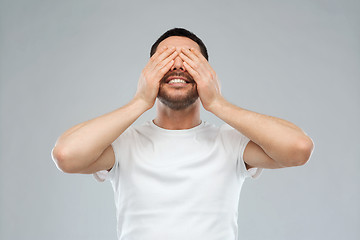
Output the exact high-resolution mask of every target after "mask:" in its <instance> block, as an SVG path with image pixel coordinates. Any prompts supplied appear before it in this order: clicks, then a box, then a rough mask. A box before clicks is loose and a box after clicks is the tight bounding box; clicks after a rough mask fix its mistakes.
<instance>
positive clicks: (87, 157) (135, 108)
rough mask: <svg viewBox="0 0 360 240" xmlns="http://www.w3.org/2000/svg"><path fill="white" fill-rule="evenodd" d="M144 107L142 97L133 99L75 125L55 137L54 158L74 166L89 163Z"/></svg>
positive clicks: (144, 109) (142, 111) (145, 108)
mask: <svg viewBox="0 0 360 240" xmlns="http://www.w3.org/2000/svg"><path fill="white" fill-rule="evenodd" d="M147 109H148V107H147V106H146V105H145V104H144V103H143V102H142V101H141V100H135V99H134V100H132V101H131V102H129V103H128V104H127V105H125V106H123V107H121V108H119V109H116V110H114V111H112V112H110V113H107V114H104V115H102V116H99V117H97V118H94V119H91V120H89V121H86V122H83V123H80V124H78V125H75V126H74V127H72V128H70V129H69V130H67V131H66V132H64V133H63V134H62V135H61V136H60V137H59V139H58V140H57V142H56V145H55V148H54V151H53V154H54V156H55V158H56V159H57V161H58V162H59V161H63V162H65V161H66V162H72V163H73V164H74V165H75V164H76V168H81V167H82V166H83V167H86V166H89V165H90V164H92V163H93V162H95V161H96V160H97V159H98V157H99V156H100V155H101V154H102V153H103V151H104V150H105V149H106V148H107V147H108V146H109V145H110V144H111V143H112V142H113V141H114V140H115V139H116V138H117V137H118V136H120V135H121V134H122V133H123V132H124V131H125V130H126V129H127V128H128V127H129V126H130V125H131V124H132V123H133V122H134V121H135V120H136V119H137V118H138V117H139V116H140V115H141V114H143V113H144V112H145V111H146V110H147ZM75 161H76V163H75Z"/></svg>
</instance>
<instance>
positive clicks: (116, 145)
mask: <svg viewBox="0 0 360 240" xmlns="http://www.w3.org/2000/svg"><path fill="white" fill-rule="evenodd" d="M120 142H121V139H120V136H119V137H118V138H117V139H115V141H114V142H113V143H111V146H112V149H113V151H114V155H115V163H114V166H113V167H112V168H111V170H110V171H107V170H101V171H98V172H96V173H93V176H94V178H95V179H96V180H97V181H98V182H104V181H106V180H110V181H111V180H112V179H114V178H115V176H116V175H118V174H119V159H120V153H119V149H121V147H120V145H121V143H120Z"/></svg>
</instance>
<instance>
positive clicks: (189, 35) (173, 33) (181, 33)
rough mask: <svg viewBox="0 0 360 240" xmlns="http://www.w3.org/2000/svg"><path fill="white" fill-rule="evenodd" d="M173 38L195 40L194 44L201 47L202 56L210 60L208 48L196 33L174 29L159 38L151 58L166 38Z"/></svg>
mask: <svg viewBox="0 0 360 240" xmlns="http://www.w3.org/2000/svg"><path fill="white" fill-rule="evenodd" d="M171 36H180V37H187V38H190V39H191V40H193V41H194V42H196V43H197V44H198V45H199V47H200V51H201V53H202V55H203V56H204V57H205V58H206V60H209V56H208V52H207V49H206V46H205V44H204V43H203V41H201V39H200V38H198V37H197V36H196V35H195V34H194V33H192V32H190V31H188V30H186V29H184V28H173V29H170V30H168V31H166V32H165V33H164V34H163V35H161V36H160V37H159V39H158V40H156V42H155V43H154V44H153V45H152V46H151V50H150V57H151V56H152V55H154V53H155V52H156V49H157V47H158V46H159V44H160V42H162V41H163V40H165V39H166V38H168V37H171Z"/></svg>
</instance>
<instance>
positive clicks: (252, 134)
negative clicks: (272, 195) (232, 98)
mask: <svg viewBox="0 0 360 240" xmlns="http://www.w3.org/2000/svg"><path fill="white" fill-rule="evenodd" d="M210 111H211V112H212V113H213V114H215V115H216V116H217V117H219V118H220V119H222V120H223V121H225V122H226V123H228V124H229V125H230V126H232V127H234V128H235V129H237V130H238V131H240V132H241V133H242V134H244V135H245V136H247V137H248V138H249V139H250V140H252V141H253V142H255V143H256V144H257V145H259V146H260V147H261V148H262V149H263V150H264V152H265V153H266V154H267V155H268V156H269V157H271V158H272V159H273V160H275V161H278V162H279V163H286V162H287V161H289V160H291V161H294V162H301V161H304V160H305V159H307V158H308V157H309V156H307V155H308V154H309V151H307V149H309V148H312V147H309V146H310V145H312V140H311V139H310V138H309V137H308V136H307V135H306V134H305V133H304V132H303V131H302V130H301V129H300V128H299V127H297V126H296V125H295V124H293V123H291V122H288V121H286V120H283V119H280V118H276V117H272V116H267V115H264V114H259V113H256V112H252V111H249V110H246V109H243V108H240V107H237V106H235V105H233V104H231V103H229V102H227V101H226V100H225V99H224V98H222V97H221V98H220V100H218V101H217V102H216V104H214V105H213V106H212V107H211V110H210Z"/></svg>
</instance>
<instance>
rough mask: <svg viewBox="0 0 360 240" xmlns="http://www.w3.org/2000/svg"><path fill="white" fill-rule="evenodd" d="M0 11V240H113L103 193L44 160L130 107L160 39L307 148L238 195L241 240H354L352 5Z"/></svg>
mask: <svg viewBox="0 0 360 240" xmlns="http://www.w3.org/2000/svg"><path fill="white" fill-rule="evenodd" d="M0 4H1V5H0V16H1V19H0V20H1V26H0V27H1V29H0V31H1V32H0V34H1V35H0V36H1V38H0V41H1V42H0V67H1V69H0V70H1V71H0V74H1V75H0V77H1V142H0V143H1V162H0V164H1V165H0V194H1V199H0V239H4V240H5V239H6V240H7V239H38V240H40V239H54V240H56V239H67V240H70V239H74V240H75V239H76V240H79V239H116V218H115V206H114V202H113V192H112V188H111V185H110V183H104V184H101V183H97V182H96V181H95V180H94V179H93V178H92V176H91V175H77V174H73V175H71V174H64V173H62V172H60V171H59V170H58V169H57V168H56V167H55V165H54V163H53V161H52V160H51V157H50V151H51V149H52V147H53V146H54V144H55V141H56V139H57V137H58V136H60V134H61V133H63V132H64V131H65V130H66V129H68V128H70V127H72V126H73V125H75V124H77V123H80V122H83V121H86V120H88V119H91V118H94V117H96V116H99V115H102V114H104V113H107V112H109V111H112V110H114V109H116V108H118V107H120V106H122V105H124V104H125V103H127V102H128V101H129V100H130V99H131V98H132V96H133V95H134V93H135V90H136V85H137V80H138V77H139V75H140V71H141V70H142V68H143V67H144V66H145V64H146V62H147V61H148V54H149V50H150V46H151V44H152V43H153V42H154V41H155V40H156V39H157V38H158V37H159V36H160V35H161V34H162V33H163V32H165V31H166V30H168V29H169V28H172V27H185V28H188V29H189V30H191V31H193V32H195V33H196V34H197V35H198V36H199V37H200V38H202V39H203V40H204V42H205V43H206V44H207V47H208V49H209V54H210V63H211V65H212V66H213V68H214V69H215V71H216V72H217V73H218V76H219V78H220V80H221V83H222V92H223V95H224V96H225V97H226V98H227V99H228V100H229V101H231V102H233V103H235V104H237V105H238V106H240V107H244V108H247V109H250V110H253V111H256V112H260V113H264V114H268V115H273V116H278V117H280V118H284V119H287V120H289V121H291V122H294V123H295V124H297V125H298V126H300V127H301V128H303V129H304V131H305V132H307V133H308V134H309V135H310V136H311V137H312V138H313V140H314V142H315V151H314V153H313V155H312V157H311V160H310V161H309V162H308V163H307V164H306V165H304V166H301V167H296V168H285V169H277V170H265V171H264V172H263V174H262V176H261V177H260V178H259V179H258V180H247V181H246V182H245V184H244V187H243V189H242V195H241V199H240V206H239V209H240V215H239V229H240V230H239V231H240V236H241V239H248V240H255V239H259V240H260V239H261V240H263V239H274V240H275V239H276V240H289V239H292V240H298V239H306V240H313V239H314V240H315V239H316V240H318V239H327V240H330V239H348V240H355V239H360V230H359V228H358V227H359V225H360V207H359V202H360V192H359V190H360V174H359V173H358V171H359V170H360V164H359V159H360V147H359V140H358V139H359V137H358V135H359V133H360V131H359V130H360V129H359V123H360V107H359V105H360V101H359V100H360V99H359V98H360V94H359V92H360V86H359V85H360V84H359V80H360V70H359V66H360V49H359V48H360V41H359V40H360V36H359V35H360V34H359V29H360V17H359V10H360V4H359V1H350V0H346V1H344V0H342V1H340V0H338V1H325V0H322V1H321V0H298V1H289V0H271V1H270V0H261V1H254V0H252V1H250V0H248V1H205V0H203V1H141V2H139V1H133V2H132V3H129V2H128V1H126V2H125V1H114V0H109V1H100V0H83V1H74V0H62V1H54V0H51V1H50V0H47V1H40V0H33V1H27V0H7V1H5V0H3V1H1V3H0ZM202 113H203V115H202V118H203V119H205V120H207V121H212V122H215V123H216V124H220V123H221V121H220V120H219V119H216V118H215V117H214V116H212V115H211V114H209V113H207V112H205V111H203V112H202ZM154 114H155V112H154V110H153V109H152V110H150V111H148V112H147V113H145V114H144V115H143V116H142V117H141V118H139V119H138V121H137V122H136V124H139V123H141V122H143V121H144V120H147V119H151V118H153V117H154Z"/></svg>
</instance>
